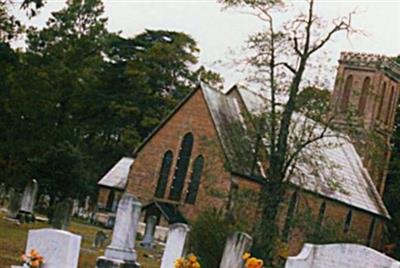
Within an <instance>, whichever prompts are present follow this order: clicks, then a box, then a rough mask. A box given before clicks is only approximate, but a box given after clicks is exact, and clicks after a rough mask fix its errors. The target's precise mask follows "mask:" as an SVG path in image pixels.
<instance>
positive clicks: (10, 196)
mask: <svg viewBox="0 0 400 268" xmlns="http://www.w3.org/2000/svg"><path fill="white" fill-rule="evenodd" d="M14 194H15V189H14V188H12V187H10V188H9V189H8V193H7V196H6V200H7V201H6V202H7V206H9V205H10V203H11V199H12V198H13V196H14ZM21 198H22V195H21Z"/></svg>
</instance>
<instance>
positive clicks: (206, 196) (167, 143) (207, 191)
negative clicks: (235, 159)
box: [127, 90, 231, 220]
mask: <svg viewBox="0 0 400 268" xmlns="http://www.w3.org/2000/svg"><path fill="white" fill-rule="evenodd" d="M202 94H203V93H202V91H201V90H197V91H196V92H195V93H194V94H193V95H192V96H191V97H190V98H189V99H188V100H187V101H186V102H185V103H184V104H183V106H181V107H180V109H179V110H178V111H177V112H176V113H175V114H174V115H173V116H172V117H171V118H170V119H169V120H168V121H167V122H166V123H165V124H164V125H163V126H162V127H161V128H160V129H159V130H158V131H157V133H156V134H155V135H153V136H152V138H150V140H148V141H147V144H146V145H145V146H144V147H142V149H141V150H140V151H139V152H138V153H137V155H136V158H135V162H134V163H133V165H132V166H131V170H130V173H129V179H128V186H127V191H128V192H130V193H132V194H134V195H135V196H136V197H137V198H139V200H141V202H143V204H144V205H145V204H147V203H149V202H151V201H152V200H153V199H154V192H155V189H156V186H157V182H158V178H159V172H160V167H161V163H162V158H163V156H164V153H165V152H166V151H168V150H171V151H172V152H173V162H172V167H171V170H170V174H169V177H168V184H167V190H166V193H165V196H164V199H163V200H168V196H169V189H170V187H171V184H172V178H173V176H174V170H175V166H176V162H177V158H178V153H179V149H180V146H181V142H182V138H183V136H184V135H185V134H187V133H189V132H191V133H192V134H193V136H194V143H193V150H192V154H191V159H190V164H189V169H188V172H187V175H186V180H185V185H184V189H183V194H182V197H181V201H180V202H175V203H176V204H179V207H180V211H181V212H182V213H183V214H184V215H185V216H186V217H187V219H189V220H190V219H193V218H195V217H196V215H198V213H199V212H200V211H202V210H204V209H206V208H209V207H216V208H224V206H226V200H227V197H228V193H229V189H230V183H231V176H230V173H229V172H227V171H226V170H225V166H224V158H223V154H222V150H221V147H220V143H219V140H218V136H217V133H216V131H215V128H214V125H213V121H212V118H211V116H210V113H209V111H208V108H207V106H206V103H205V100H204V97H203V95H202ZM199 155H203V157H204V168H203V172H202V174H203V175H202V177H201V183H200V187H199V191H198V194H197V198H196V202H195V204H194V205H191V204H185V203H184V199H185V197H186V192H187V189H188V186H189V183H188V181H189V178H190V174H191V171H192V164H193V161H194V160H195V159H196V157H197V156H199ZM168 201H169V200H168ZM169 202H172V201H169Z"/></svg>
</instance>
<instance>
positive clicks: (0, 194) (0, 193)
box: [0, 182, 7, 207]
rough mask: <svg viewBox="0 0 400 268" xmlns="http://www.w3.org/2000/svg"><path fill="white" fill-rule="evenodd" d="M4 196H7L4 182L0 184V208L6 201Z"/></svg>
mask: <svg viewBox="0 0 400 268" xmlns="http://www.w3.org/2000/svg"><path fill="white" fill-rule="evenodd" d="M6 196H7V191H6V185H5V183H4V182H2V183H1V184H0V206H1V207H2V206H4V204H5V201H6Z"/></svg>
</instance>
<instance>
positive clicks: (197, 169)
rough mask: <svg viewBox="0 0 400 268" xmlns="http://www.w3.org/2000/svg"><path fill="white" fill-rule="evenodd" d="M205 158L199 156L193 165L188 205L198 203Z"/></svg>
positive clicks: (187, 199)
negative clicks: (197, 198)
mask: <svg viewBox="0 0 400 268" xmlns="http://www.w3.org/2000/svg"><path fill="white" fill-rule="evenodd" d="M203 165H204V157H203V156H201V155H200V156H198V157H197V158H196V160H194V163H193V170H192V176H191V177H190V185H189V191H188V193H187V195H186V200H185V202H186V203H189V204H194V203H195V202H196V197H197V191H198V190H199V185H200V179H201V173H202V171H203Z"/></svg>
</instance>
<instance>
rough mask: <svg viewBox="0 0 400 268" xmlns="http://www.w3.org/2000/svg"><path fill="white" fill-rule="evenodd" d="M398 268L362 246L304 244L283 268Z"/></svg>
mask: <svg viewBox="0 0 400 268" xmlns="http://www.w3.org/2000/svg"><path fill="white" fill-rule="evenodd" d="M311 267H312V268H349V267H351V268H386V267H387V268H400V262H398V261H396V260H394V259H392V258H390V257H388V256H386V255H384V254H382V253H380V252H378V251H376V250H374V249H372V248H369V247H366V246H363V245H357V244H329V245H313V244H305V245H304V247H303V249H302V250H301V252H300V253H299V255H297V256H294V257H289V258H288V259H287V261H286V264H285V268H311Z"/></svg>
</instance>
